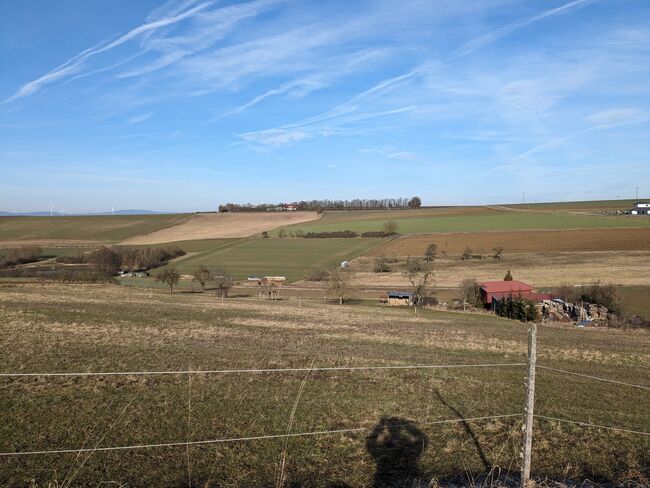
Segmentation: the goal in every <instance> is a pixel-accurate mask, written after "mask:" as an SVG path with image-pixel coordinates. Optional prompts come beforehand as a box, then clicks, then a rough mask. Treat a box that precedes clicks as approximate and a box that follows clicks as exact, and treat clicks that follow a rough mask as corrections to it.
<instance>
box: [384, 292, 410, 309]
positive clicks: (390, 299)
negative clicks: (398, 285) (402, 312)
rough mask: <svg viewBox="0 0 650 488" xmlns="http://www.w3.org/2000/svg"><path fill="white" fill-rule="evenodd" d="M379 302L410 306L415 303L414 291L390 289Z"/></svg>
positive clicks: (393, 305)
mask: <svg viewBox="0 0 650 488" xmlns="http://www.w3.org/2000/svg"><path fill="white" fill-rule="evenodd" d="M379 303H382V304H384V305H388V306H389V307H410V306H412V305H415V299H414V295H413V292H410V291H399V290H397V291H395V290H392V291H389V292H387V293H386V294H385V295H381V296H380V297H379Z"/></svg>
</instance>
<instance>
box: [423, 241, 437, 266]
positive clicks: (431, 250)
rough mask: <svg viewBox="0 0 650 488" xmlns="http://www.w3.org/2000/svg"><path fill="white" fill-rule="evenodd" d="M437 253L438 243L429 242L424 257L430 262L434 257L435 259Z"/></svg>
mask: <svg viewBox="0 0 650 488" xmlns="http://www.w3.org/2000/svg"><path fill="white" fill-rule="evenodd" d="M437 254H438V245H437V244H436V243H435V242H432V243H431V244H429V246H428V247H427V250H426V251H425V252H424V259H425V260H426V261H427V262H429V263H430V262H432V261H433V260H434V259H436V255H437Z"/></svg>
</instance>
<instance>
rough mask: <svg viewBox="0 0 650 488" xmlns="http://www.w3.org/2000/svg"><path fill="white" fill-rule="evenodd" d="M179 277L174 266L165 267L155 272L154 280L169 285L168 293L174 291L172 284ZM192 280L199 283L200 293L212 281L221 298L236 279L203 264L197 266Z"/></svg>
mask: <svg viewBox="0 0 650 488" xmlns="http://www.w3.org/2000/svg"><path fill="white" fill-rule="evenodd" d="M180 278H181V275H180V273H179V272H178V270H177V269H175V268H165V269H163V270H161V271H160V272H159V273H158V274H156V281H157V282H161V283H164V284H166V285H167V286H168V287H169V293H173V292H174V286H176V285H177V284H178V282H179V280H180ZM192 281H193V282H194V283H198V284H199V286H200V288H201V293H203V292H204V291H205V287H206V285H208V284H209V283H213V284H214V286H215V288H216V290H217V293H218V294H219V295H220V296H221V297H222V298H226V297H228V292H229V291H230V289H231V288H232V287H233V286H235V285H236V284H237V280H236V279H235V278H234V277H233V276H230V275H228V274H226V273H224V272H223V271H219V270H213V271H210V270H209V269H208V268H206V267H205V266H199V267H198V268H197V269H196V270H195V271H194V273H193V274H192Z"/></svg>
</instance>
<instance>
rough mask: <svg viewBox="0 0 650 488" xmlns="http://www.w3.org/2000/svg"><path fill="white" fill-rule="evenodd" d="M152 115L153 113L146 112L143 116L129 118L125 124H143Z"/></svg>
mask: <svg viewBox="0 0 650 488" xmlns="http://www.w3.org/2000/svg"><path fill="white" fill-rule="evenodd" d="M152 115H153V112H147V113H145V114H140V115H134V116H133V117H130V118H129V119H128V120H127V122H128V123H129V124H139V123H140V122H144V121H145V120H147V119H148V118H150V117H151V116H152Z"/></svg>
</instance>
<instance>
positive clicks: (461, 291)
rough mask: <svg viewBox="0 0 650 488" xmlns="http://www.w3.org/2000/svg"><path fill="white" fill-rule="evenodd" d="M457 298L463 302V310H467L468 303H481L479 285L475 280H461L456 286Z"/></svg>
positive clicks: (473, 304)
mask: <svg viewBox="0 0 650 488" xmlns="http://www.w3.org/2000/svg"><path fill="white" fill-rule="evenodd" d="M457 298H458V301H459V302H460V303H462V304H463V310H467V305H468V304H469V305H472V306H477V305H478V304H480V303H481V287H480V286H479V284H478V283H477V282H476V280H472V279H466V280H463V281H461V282H460V285H459V287H458V295H457Z"/></svg>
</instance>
